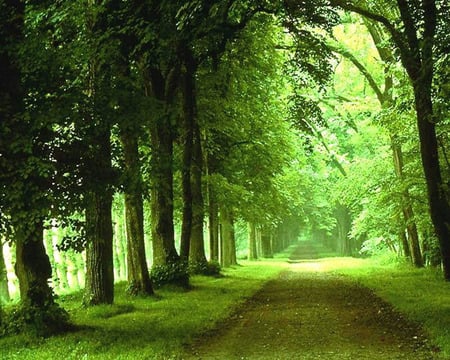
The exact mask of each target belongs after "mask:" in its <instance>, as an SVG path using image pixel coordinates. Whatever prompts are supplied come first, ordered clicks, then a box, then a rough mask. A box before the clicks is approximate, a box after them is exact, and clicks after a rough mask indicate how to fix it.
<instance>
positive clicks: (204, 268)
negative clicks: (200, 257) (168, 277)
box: [189, 261, 221, 276]
mask: <svg viewBox="0 0 450 360" xmlns="http://www.w3.org/2000/svg"><path fill="white" fill-rule="evenodd" d="M220 270H221V268H220V264H219V263H218V262H217V261H210V262H207V261H206V262H197V263H189V274H192V275H194V274H197V275H207V276H220Z"/></svg>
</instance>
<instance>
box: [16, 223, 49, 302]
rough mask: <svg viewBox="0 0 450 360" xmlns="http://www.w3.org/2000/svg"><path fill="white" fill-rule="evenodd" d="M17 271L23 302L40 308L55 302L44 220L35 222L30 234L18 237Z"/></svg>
mask: <svg viewBox="0 0 450 360" xmlns="http://www.w3.org/2000/svg"><path fill="white" fill-rule="evenodd" d="M15 271H16V275H17V278H18V280H19V288H20V299H21V301H22V303H24V304H26V305H28V306H32V307H38V308H44V307H46V306H48V305H51V304H53V303H54V299H53V292H52V289H51V288H50V286H49V284H48V281H49V279H51V277H52V267H51V264H50V260H49V258H48V256H47V253H46V252H45V246H44V228H43V222H42V221H40V222H37V223H34V228H33V229H29V234H27V235H25V236H20V235H19V236H18V237H17V239H16V265H15Z"/></svg>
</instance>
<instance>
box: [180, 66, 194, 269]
mask: <svg viewBox="0 0 450 360" xmlns="http://www.w3.org/2000/svg"><path fill="white" fill-rule="evenodd" d="M191 72H192V69H190V67H189V66H188V65H187V64H186V71H185V73H184V77H183V128H182V129H183V133H182V139H183V165H182V169H181V185H182V193H183V219H182V225H181V242H180V256H181V258H182V260H183V261H188V259H189V251H190V247H191V234H192V217H193V209H192V207H193V194H192V185H193V184H192V179H191V171H192V161H193V145H194V122H195V97H194V81H195V80H194V79H193V76H194V74H192V73H191Z"/></svg>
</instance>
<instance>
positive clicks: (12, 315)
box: [0, 303, 72, 337]
mask: <svg viewBox="0 0 450 360" xmlns="http://www.w3.org/2000/svg"><path fill="white" fill-rule="evenodd" d="M71 328H72V325H71V323H70V322H69V314H68V312H67V311H65V310H64V309H62V308H61V307H60V306H59V305H58V304H55V303H53V304H49V305H46V306H44V307H34V306H29V305H25V304H21V305H17V306H15V307H12V308H10V309H8V311H6V313H5V314H4V315H3V322H2V323H0V336H10V335H18V334H27V335H31V336H36V337H48V336H51V335H56V334H60V333H63V332H66V331H68V330H70V329H71Z"/></svg>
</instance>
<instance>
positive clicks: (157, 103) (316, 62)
mask: <svg viewBox="0 0 450 360" xmlns="http://www.w3.org/2000/svg"><path fill="white" fill-rule="evenodd" d="M449 14H450V9H449V5H448V4H447V3H446V1H443V0H442V1H441V0H436V1H432V0H422V1H416V2H413V3H410V2H407V1H403V0H398V1H384V0H377V1H371V2H369V1H340V0H330V1H323V2H320V1H319V2H317V1H295V0H289V1H275V2H274V1H264V0H246V1H235V0H217V1H211V2H204V1H198V0H192V1H168V0H167V1H166V0H164V1H139V0H133V1H126V2H124V1H119V0H107V1H94V0H85V1H80V2H77V3H76V4H74V3H73V2H70V1H58V2H49V1H26V2H25V1H12V0H0V18H1V21H0V244H2V247H1V248H0V250H2V252H1V253H0V255H1V256H0V306H4V305H5V304H6V311H5V314H8V313H11V314H19V313H20V314H23V315H22V316H18V315H17V316H16V317H14V316H13V315H10V316H9V317H8V315H4V313H3V311H2V308H1V307H0V336H3V335H5V336H7V335H14V334H16V333H20V332H26V331H29V330H30V329H32V331H33V332H34V333H36V334H38V335H44V336H45V335H50V334H53V333H57V332H59V331H62V330H64V329H66V328H68V326H69V324H70V319H69V317H68V314H67V313H66V312H65V310H63V309H62V308H61V307H59V305H58V304H57V302H56V295H55V294H59V293H67V292H69V291H72V292H73V291H75V290H79V289H83V290H82V291H83V294H84V295H83V300H82V302H83V304H84V305H85V306H86V307H93V306H97V305H102V304H103V305H105V304H109V305H111V304H113V303H114V296H115V285H114V284H115V283H116V282H119V281H126V282H127V293H128V295H129V296H138V295H139V296H140V297H148V296H153V295H154V293H155V292H158V289H159V288H160V287H164V286H165V285H171V286H176V287H182V288H184V289H188V288H189V287H190V283H189V282H190V277H191V276H193V275H196V274H203V275H218V274H219V273H220V269H221V267H230V266H233V265H236V264H238V263H239V261H240V260H241V259H244V258H246V259H249V260H255V261H256V260H258V259H260V258H271V257H273V256H274V255H275V253H277V252H280V251H282V250H284V249H286V248H287V247H288V246H289V245H291V244H293V243H295V242H297V240H298V239H299V238H306V239H309V240H313V241H315V242H318V243H321V244H323V245H324V246H327V247H329V248H331V249H332V250H333V251H335V252H338V253H340V254H341V255H346V256H347V255H348V256H361V255H364V256H366V255H377V254H380V253H392V254H397V256H399V257H405V258H408V259H410V260H411V262H412V263H413V264H414V265H415V266H417V267H422V266H434V267H439V266H441V265H442V268H443V277H444V278H445V279H446V280H450V242H449V241H450V235H449V229H450V206H449V198H450V195H449V184H450V177H449V174H450V163H449V160H448V159H449V157H450V156H449V155H448V154H449V152H450V149H449V147H450V142H449V136H448V134H449V131H448V130H449V126H450V121H449V112H448V104H449V103H448V91H449V89H448V79H449V78H450V76H449V68H448V64H447V63H445V62H444V61H441V60H440V59H441V58H444V59H447V60H448V49H449V46H450V38H449V36H448V34H449V33H450V32H449V31H448V30H449V29H448V21H446V16H448V15H449ZM415 124H416V125H417V129H416V127H415ZM13 268H14V271H12V269H13ZM192 291H195V288H194V290H192ZM15 298H20V304H19V305H15V306H16V307H17V309H18V310H17V311H18V312H15V311H16V310H8V309H10V308H11V309H13V305H11V304H10V299H15ZM8 324H14V326H10V325H8Z"/></svg>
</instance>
